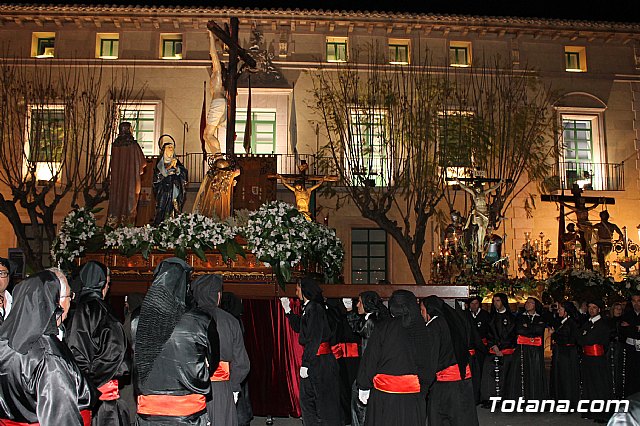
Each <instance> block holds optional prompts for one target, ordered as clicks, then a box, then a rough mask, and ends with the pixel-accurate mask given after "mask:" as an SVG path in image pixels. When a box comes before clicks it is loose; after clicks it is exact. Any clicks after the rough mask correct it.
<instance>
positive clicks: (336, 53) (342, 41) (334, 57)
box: [327, 37, 348, 62]
mask: <svg viewBox="0 0 640 426" xmlns="http://www.w3.org/2000/svg"><path fill="white" fill-rule="evenodd" d="M347 40H348V39H347V38H346V37H327V62H346V61H347Z"/></svg>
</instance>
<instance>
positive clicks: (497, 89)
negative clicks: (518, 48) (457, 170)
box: [450, 57, 560, 227]
mask: <svg viewBox="0 0 640 426" xmlns="http://www.w3.org/2000/svg"><path fill="white" fill-rule="evenodd" d="M478 62H479V63H476V64H474V66H473V67H472V68H467V69H463V70H461V71H460V72H457V73H456V76H455V80H456V91H455V97H454V98H453V99H452V102H451V104H452V106H454V110H455V111H456V112H458V113H465V114H466V115H465V116H464V120H461V121H460V123H457V124H460V125H459V126H457V128H456V130H454V131H453V133H454V135H455V137H454V138H453V143H452V144H450V149H452V150H455V151H456V152H459V153H460V152H464V154H465V155H466V160H467V161H468V165H469V166H470V169H471V170H472V171H473V173H475V174H477V175H480V176H483V177H487V178H492V179H500V180H502V181H503V184H502V185H500V186H499V187H498V188H497V189H496V191H495V193H494V194H492V195H490V196H489V206H490V218H489V219H490V220H489V222H490V224H491V225H492V226H494V227H495V226H496V224H497V223H499V221H500V219H501V218H504V217H505V216H506V210H507V209H508V208H509V206H510V205H511V204H512V203H513V201H514V199H515V198H516V197H518V196H519V195H522V194H527V195H528V196H527V197H525V205H524V207H525V209H527V212H530V211H531V209H532V208H534V207H535V192H532V191H530V190H531V189H532V187H533V186H535V189H537V190H538V192H540V191H545V192H546V191H549V190H551V189H553V186H554V185H555V184H556V183H555V180H554V179H553V178H552V177H551V175H552V169H553V165H554V162H556V161H557V158H558V149H559V146H560V145H559V143H558V141H559V131H558V121H557V117H556V114H555V111H554V109H553V108H552V102H553V99H554V96H555V95H554V92H553V91H552V90H551V88H550V87H549V86H545V85H544V84H543V83H542V82H541V80H540V78H539V77H538V75H537V73H536V72H535V70H533V69H531V68H528V67H523V68H521V69H516V68H514V66H513V64H512V63H511V62H510V61H503V60H501V59H500V58H499V57H494V58H485V60H484V61H478ZM463 122H464V124H463V125H462V123H463ZM470 142H471V143H470Z"/></svg>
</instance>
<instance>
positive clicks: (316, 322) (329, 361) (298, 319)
mask: <svg viewBox="0 0 640 426" xmlns="http://www.w3.org/2000/svg"><path fill="white" fill-rule="evenodd" d="M296 295H297V296H298V298H299V299H300V301H301V302H302V304H303V306H302V315H296V314H294V313H292V312H291V308H290V306H289V299H287V298H282V299H280V301H281V303H282V306H283V308H284V310H285V313H286V315H287V319H288V321H289V324H290V325H291V328H293V330H294V331H296V332H298V333H300V337H299V342H300V344H301V345H302V346H303V347H304V351H303V352H302V366H301V367H300V378H301V380H300V408H301V409H302V420H303V422H304V424H305V426H316V425H317V426H321V425H322V426H342V425H343V423H342V415H341V414H342V411H341V410H340V388H339V384H338V383H339V376H338V363H337V361H336V358H335V356H334V355H333V352H332V350H331V339H332V337H333V333H334V331H333V330H332V329H331V327H330V325H329V321H328V319H327V313H326V311H327V308H326V306H325V304H324V298H323V297H322V289H321V288H320V286H319V285H318V283H317V282H316V281H315V280H314V279H312V278H309V277H306V278H303V279H302V280H301V282H300V284H299V285H298V286H297V287H296Z"/></svg>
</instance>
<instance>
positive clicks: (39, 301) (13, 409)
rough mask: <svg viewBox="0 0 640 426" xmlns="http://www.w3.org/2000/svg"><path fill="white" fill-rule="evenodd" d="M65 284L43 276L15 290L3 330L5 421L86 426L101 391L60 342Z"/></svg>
mask: <svg viewBox="0 0 640 426" xmlns="http://www.w3.org/2000/svg"><path fill="white" fill-rule="evenodd" d="M59 300H60V282H59V281H58V279H57V277H56V276H55V275H54V274H53V273H51V272H49V271H44V272H40V273H39V274H37V275H35V276H32V277H29V278H27V279H26V280H24V281H22V282H21V283H20V284H18V285H17V286H16V290H15V292H14V302H15V304H14V305H13V308H12V311H11V314H10V315H9V316H8V317H7V319H6V320H5V321H4V323H3V324H2V325H1V326H0V424H1V423H2V419H9V420H14V421H16V422H22V423H36V422H39V423H40V424H41V425H43V426H59V425H64V426H81V425H83V419H82V416H81V414H80V412H81V411H84V410H89V409H90V408H91V407H92V406H93V404H94V403H95V402H96V401H97V391H96V390H95V388H94V387H93V385H92V384H91V383H90V382H89V381H88V380H87V379H86V378H85V376H84V375H83V374H82V373H81V372H80V369H79V368H78V366H77V365H76V363H75V361H74V359H73V355H72V354H71V352H70V351H69V348H68V347H67V346H66V345H65V344H64V343H62V342H60V341H59V340H58V338H57V337H56V333H57V332H58V327H57V325H56V319H57V318H58V316H59V315H61V314H62V310H61V309H62V308H60V307H59Z"/></svg>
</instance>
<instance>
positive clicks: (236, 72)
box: [207, 17, 256, 154]
mask: <svg viewBox="0 0 640 426" xmlns="http://www.w3.org/2000/svg"><path fill="white" fill-rule="evenodd" d="M239 22H240V21H239V20H238V18H235V17H232V18H229V24H225V28H224V29H222V28H221V27H220V26H219V25H218V24H216V23H215V22H214V21H209V22H208V23H207V28H208V29H209V31H211V32H212V33H213V34H214V35H215V36H216V37H218V39H219V40H220V41H222V42H223V43H224V44H226V45H227V47H228V48H229V65H227V66H224V65H223V72H222V75H223V83H224V87H225V91H226V93H227V139H226V152H227V153H228V154H233V153H234V146H235V128H236V96H237V92H238V77H239V76H240V75H241V74H242V73H243V72H244V70H245V68H246V67H249V68H255V67H256V60H255V59H253V57H252V56H251V55H250V54H249V51H248V50H246V49H243V48H242V47H240V44H239V43H238V26H239ZM240 60H242V62H243V63H242V64H240ZM221 65H222V64H221Z"/></svg>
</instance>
